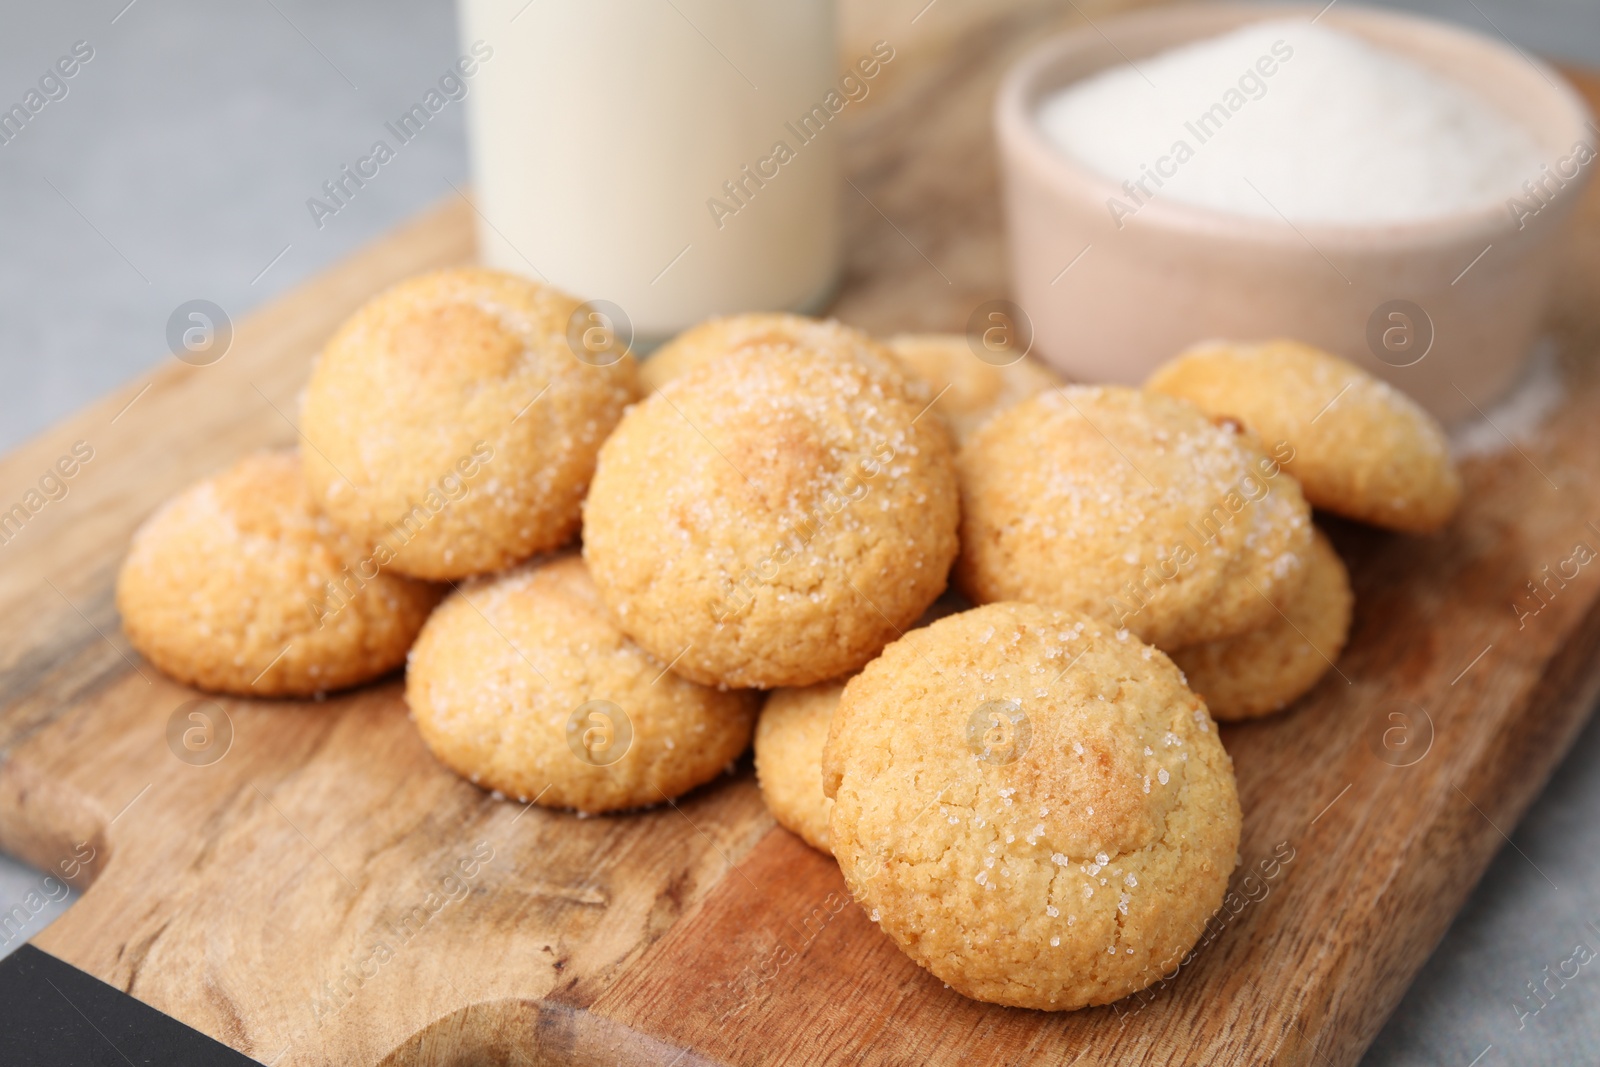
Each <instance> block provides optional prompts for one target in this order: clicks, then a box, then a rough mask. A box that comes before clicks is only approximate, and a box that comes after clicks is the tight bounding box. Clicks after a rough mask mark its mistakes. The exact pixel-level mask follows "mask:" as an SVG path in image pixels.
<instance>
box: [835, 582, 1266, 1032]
mask: <svg viewBox="0 0 1600 1067" xmlns="http://www.w3.org/2000/svg"><path fill="white" fill-rule="evenodd" d="M823 783H824V791H825V792H826V793H827V795H829V796H831V797H833V799H834V805H833V813H832V817H831V820H830V829H831V830H832V834H833V850H834V854H835V856H837V857H838V860H839V867H840V869H841V870H842V871H843V872H844V876H845V881H846V883H847V884H848V885H849V888H850V892H851V894H852V895H853V896H854V897H855V899H856V900H857V901H858V902H859V903H860V904H861V905H862V907H864V908H866V909H867V911H868V913H869V915H870V916H871V918H872V919H873V921H875V922H877V923H878V925H879V926H880V927H881V928H882V930H883V932H884V933H886V934H888V935H889V937H891V938H892V939H893V940H894V941H895V943H896V944H898V945H899V946H900V948H901V949H902V950H904V951H905V952H906V954H907V955H909V956H910V957H911V958H912V959H913V960H915V961H916V962H917V963H919V964H920V965H922V966H923V967H925V968H927V969H928V970H929V971H931V972H933V974H934V975H935V976H936V977H938V978H940V979H942V980H943V981H945V982H947V983H949V985H950V986H951V987H953V988H954V989H956V990H957V991H958V992H960V993H962V994H964V995H966V996H969V997H975V998H977V999H979V1000H986V1001H990V1002H993V1003H996V1004H1007V1005H1011V1006H1014V1007H1023V1008H1042V1009H1046V1010H1061V1009H1070V1008H1079V1007H1083V1006H1085V1005H1090V1004H1106V1003H1109V1002H1111V1001H1113V1000H1116V999H1118V998H1119V997H1123V996H1126V995H1127V994H1129V993H1132V992H1134V991H1136V990H1139V989H1142V988H1144V987H1145V986H1148V985H1150V984H1151V983H1153V982H1155V981H1156V980H1158V979H1159V978H1160V977H1161V975H1162V974H1164V973H1170V972H1171V971H1172V970H1174V969H1175V968H1176V967H1177V966H1178V964H1179V962H1180V961H1181V960H1182V959H1183V957H1184V955H1185V953H1187V952H1188V951H1189V950H1190V949H1191V948H1192V947H1193V946H1194V944H1195V943H1196V940H1197V939H1198V937H1199V935H1200V933H1201V932H1202V929H1203V927H1204V924H1205V922H1206V919H1207V918H1208V917H1209V916H1210V915H1211V914H1212V913H1213V912H1214V911H1216V909H1217V907H1218V906H1219V905H1220V904H1221V903H1222V899H1223V893H1224V891H1225V890H1226V888H1227V884H1228V877H1229V875H1230V874H1231V873H1232V871H1233V868H1234V865H1235V863H1236V861H1237V855H1238V847H1239V832H1240V811H1239V800H1238V795H1237V792H1236V787H1235V784H1234V776H1233V765H1232V762H1231V761H1230V760H1229V758H1228V754H1227V753H1226V752H1225V751H1224V750H1223V748H1222V745H1221V743H1220V742H1219V741H1218V739H1217V732H1216V728H1215V726H1214V724H1213V722H1212V719H1211V717H1210V716H1209V715H1208V714H1206V709H1205V705H1204V704H1203V703H1202V702H1201V700H1200V698H1199V697H1197V696H1195V694H1194V693H1192V692H1191V691H1190V690H1189V689H1188V687H1187V686H1185V685H1184V684H1183V681H1182V678H1181V677H1180V676H1179V674H1178V670H1177V668H1176V667H1174V666H1173V665H1172V662H1171V661H1170V660H1169V659H1167V657H1166V656H1165V655H1164V654H1162V653H1161V652H1159V651H1157V650H1156V649H1154V648H1151V647H1149V646H1148V645H1145V644H1143V643H1141V642H1140V641H1139V640H1138V639H1137V638H1134V637H1132V636H1131V635H1129V634H1127V633H1126V632H1125V631H1124V632H1113V631H1111V630H1110V629H1109V628H1106V627H1102V626H1101V625H1099V624H1098V623H1096V622H1094V621H1092V620H1090V619H1089V618H1087V617H1086V616H1082V615H1078V614H1074V613H1071V612H1062V611H1055V610H1052V609H1049V608H1044V607H1039V606H1034V605H1027V604H1015V603H1007V604H990V605H987V606H985V607H980V608H974V609H973V610H972V611H968V612H964V613H962V614H960V615H953V616H951V617H949V618H946V619H942V620H940V621H939V622H936V623H934V624H933V625H932V626H929V627H927V628H925V629H920V630H913V631H912V632H910V633H908V634H907V635H906V636H905V637H903V638H901V639H900V640H898V641H896V642H895V643H894V644H892V645H890V646H889V647H888V648H886V649H885V650H884V653H883V655H882V656H880V657H879V658H878V659H876V660H874V661H873V662H871V663H869V664H868V665H867V666H866V668H865V669H864V670H863V671H862V672H861V673H860V674H859V675H857V676H856V677H855V678H853V679H851V681H850V683H849V684H848V685H847V686H846V687H845V691H844V696H843V697H842V699H841V700H840V702H839V708H838V710H837V711H836V712H835V713H834V718H833V726H832V730H831V732H830V733H829V736H828V741H827V746H826V749H825V750H824V756H823Z"/></svg>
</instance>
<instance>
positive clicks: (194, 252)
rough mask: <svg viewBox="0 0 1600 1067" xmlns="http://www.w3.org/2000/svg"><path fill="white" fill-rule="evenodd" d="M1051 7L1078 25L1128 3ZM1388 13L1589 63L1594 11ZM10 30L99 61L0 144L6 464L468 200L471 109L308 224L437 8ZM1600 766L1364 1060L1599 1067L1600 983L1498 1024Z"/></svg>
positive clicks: (1512, 858)
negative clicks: (373, 243)
mask: <svg viewBox="0 0 1600 1067" xmlns="http://www.w3.org/2000/svg"><path fill="white" fill-rule="evenodd" d="M532 2H536V3H551V2H557V0H532ZM569 2H570V0H569ZM1341 2H1342V0H1341ZM988 6H992V4H991V5H988ZM1004 6H1006V7H1008V8H1009V7H1012V6H1016V7H1021V6H1024V5H1022V4H1020V3H1015V2H1013V0H1007V2H1006V4H1005V5H1004ZM1027 6H1030V7H1034V8H1037V7H1039V6H1043V5H1040V4H1037V3H1036V4H1031V5H1027ZM1048 6H1052V7H1056V8H1059V11H1060V15H1061V19H1062V21H1063V23H1065V24H1070V23H1072V22H1073V21H1081V20H1082V19H1083V18H1084V17H1088V18H1091V19H1092V18H1095V17H1096V16H1097V15H1099V14H1102V13H1105V12H1109V11H1111V10H1113V9H1116V8H1121V7H1128V6H1133V5H1131V4H1128V3H1125V2H1124V3H1117V2H1106V0H1100V2H1090V0H1080V2H1079V3H1076V4H1074V3H1072V2H1071V0H1058V2H1056V3H1054V4H1051V5H1048ZM1388 6H1394V7H1402V8H1406V9H1409V10H1412V11H1417V12H1422V13H1426V14H1430V15H1433V16H1436V17H1439V18H1443V19H1447V20H1452V21H1456V22H1459V23H1462V24H1464V25H1466V26H1469V27H1472V28H1475V29H1477V30H1479V31H1481V32H1483V33H1486V34H1490V35H1492V36H1503V37H1506V38H1509V39H1510V40H1511V41H1513V42H1514V43H1515V44H1516V45H1518V46H1519V47H1521V48H1523V49H1524V50H1526V51H1528V52H1530V53H1538V54H1540V55H1543V56H1546V57H1550V58H1553V59H1555V60H1557V61H1559V62H1563V63H1570V64H1576V65H1587V66H1590V67H1596V68H1600V4H1597V3H1596V0H1405V2H1396V3H1392V4H1390V5H1388ZM985 7H986V4H985V2H984V0H933V2H932V3H930V2H929V0H881V2H878V0H874V2H872V3H866V2H864V0H855V2H852V3H846V4H841V11H840V24H841V25H840V32H841V38H842V41H841V51H842V52H843V53H845V54H849V55H855V54H858V53H860V52H861V51H863V49H862V48H861V47H860V46H859V42H870V41H872V40H873V39H875V38H876V37H877V36H879V34H878V33H876V32H875V27H876V26H878V25H880V24H884V23H887V22H889V21H891V20H892V21H894V22H895V23H896V25H897V26H900V27H906V26H907V25H909V30H904V29H902V30H899V31H897V32H899V33H900V35H901V37H906V36H920V37H921V38H923V39H924V40H927V41H929V42H933V43H940V42H943V44H944V46H945V47H948V48H950V49H951V50H952V51H953V50H955V49H958V48H959V47H961V45H960V44H959V43H958V40H957V39H958V38H959V36H960V34H961V31H962V29H963V28H964V27H966V26H968V25H969V24H970V23H971V20H972V18H973V13H974V12H975V11H978V10H983V9H984V8H985ZM908 20H914V21H909V22H908ZM0 27H3V31H0V103H6V104H9V103H10V102H11V101H12V98H13V97H18V98H20V95H21V94H22V93H23V92H25V91H26V89H27V88H28V87H29V86H31V85H33V84H34V83H35V82H36V81H37V80H38V78H39V76H40V75H41V74H43V73H44V72H45V71H46V69H47V68H49V67H50V66H51V65H52V64H53V63H54V62H55V60H56V59H57V57H58V56H61V55H63V54H66V53H67V52H68V51H69V50H70V49H71V48H72V46H73V44H74V43H75V42H78V41H85V42H87V43H88V45H89V46H90V47H91V48H92V49H93V58H92V59H91V60H90V61H89V62H87V63H86V64H85V65H84V66H83V67H82V69H81V70H80V71H79V73H78V74H77V75H76V76H75V77H73V78H72V79H71V80H70V81H68V82H67V86H68V92H67V94H66V95H65V96H64V97H63V98H61V99H59V100H54V101H51V102H50V103H49V104H48V105H47V106H46V108H45V109H44V110H43V111H41V112H40V113H39V114H38V115H37V116H35V119H34V120H33V121H32V122H31V123H29V125H28V126H27V127H26V128H25V129H24V130H23V131H22V133H21V134H19V135H18V136H16V137H15V138H13V139H11V140H10V141H9V142H7V143H4V144H0V381H3V385H4V387H3V388H0V448H10V447H12V446H14V445H16V444H17V443H19V442H21V441H23V440H25V439H27V438H29V437H31V436H33V435H34V434H37V433H39V432H40V431H42V430H44V429H45V428H46V427H48V426H49V425H51V424H52V423H54V422H55V421H56V420H58V419H60V418H61V417H62V416H64V415H66V414H68V413H70V412H72V411H74V410H75V409H77V408H79V407H81V406H82V405H84V404H85V403H87V402H89V401H91V400H93V399H95V398H97V397H99V396H101V395H102V394H104V393H106V392H108V391H109V390H111V389H112V388H114V387H116V386H118V385H120V384H122V383H124V382H127V381H129V380H130V379H132V378H134V377H135V376H137V375H139V374H140V373H141V372H145V371H148V370H149V369H151V368H152V367H154V366H155V365H156V364H158V363H160V362H161V361H163V360H164V359H170V358H172V357H171V356H170V355H168V354H167V348H166V341H165V332H166V323H167V319H168V316H169V315H170V314H171V313H172V311H173V309H174V308H176V307H177V306H178V305H179V304H182V303H184V302H186V301H189V300H192V299H196V298H204V299H207V300H211V301H214V302H216V303H217V304H218V305H220V306H221V307H222V308H223V309H224V310H225V311H226V312H227V314H228V315H229V316H231V317H232V318H234V319H235V320H237V319H238V318H239V317H240V316H242V315H244V314H247V313H248V312H249V311H250V310H251V309H253V308H255V307H256V306H258V305H260V304H262V303H263V302H265V301H268V300H270V299H271V298H273V297H274V296H275V295H278V294H280V293H282V292H284V291H285V290H286V289H289V288H291V287H293V286H295V285H297V284H299V283H301V282H303V281H305V280H306V279H308V278H310V277H311V276H313V275H314V274H316V272H317V271H319V270H321V269H322V268H324V267H327V266H329V265H330V264H332V263H334V262H335V261H337V260H338V259H340V258H341V257H343V256H345V255H347V254H349V253H350V252H352V251H354V250H355V249H357V248H359V247H360V246H362V245H363V244H365V243H367V242H368V241H370V240H372V239H373V238H374V237H376V236H378V235H379V234H381V233H383V232H385V231H386V230H388V229H390V228H392V227H393V226H395V225H397V224H398V223H400V222H402V221H404V220H405V219H407V218H409V217H411V216H413V215H415V214H416V213H417V212H420V211H422V210H424V209H426V208H427V207H429V206H430V205H433V204H435V203H437V202H439V201H440V200H441V199H443V198H448V197H457V196H459V195H461V193H460V192H459V190H465V189H466V188H467V181H468V174H467V154H466V144H465V140H464V134H463V122H462V120H463V111H462V109H461V108H459V107H450V108H446V109H445V110H444V111H443V112H442V113H441V114H440V115H439V116H438V117H437V118H436V119H435V120H434V121H433V122H431V123H430V124H429V125H428V126H427V128H426V130H425V131H424V132H423V133H422V134H421V135H420V136H418V137H417V138H416V139H415V140H414V141H412V142H410V143H409V144H407V145H406V147H405V150H404V152H402V153H400V155H399V157H398V158H397V159H396V160H395V162H394V163H392V164H390V165H388V166H386V167H384V169H383V170H382V172H381V174H380V175H379V176H378V178H377V179H376V180H373V181H371V182H369V183H368V184H367V185H366V187H364V188H363V189H362V190H361V191H360V195H359V196H357V197H355V198H354V199H353V200H352V201H351V202H350V204H349V205H348V206H347V207H345V208H344V209H342V210H340V211H339V212H338V214H337V215H336V216H333V217H329V218H325V219H323V220H321V221H322V225H321V226H318V225H317V223H316V221H314V220H313V218H312V216H311V215H310V213H309V212H308V210H307V207H306V200H307V198H308V197H311V196H314V195H318V194H319V191H320V187H321V185H322V183H323V182H324V181H326V180H328V179H329V178H331V177H333V176H334V175H335V174H336V172H337V171H338V169H339V168H340V167H341V166H342V165H344V164H345V163H347V162H349V161H351V160H352V159H353V158H355V157H356V156H357V155H359V154H360V153H361V152H362V151H364V150H365V148H366V146H367V145H369V144H370V143H371V141H372V140H373V139H374V137H375V136H376V135H377V133H378V131H379V130H380V129H381V127H382V126H383V123H384V122H386V121H388V120H390V119H391V118H393V116H394V115H395V114H397V113H398V112H400V111H402V110H404V109H405V108H406V107H408V106H409V105H410V104H411V103H412V102H413V101H414V100H415V98H416V97H417V96H418V95H419V94H420V93H421V92H422V91H424V90H425V89H426V88H427V87H428V86H429V85H430V84H432V83H433V82H434V81H435V80H436V79H437V77H438V76H439V74H440V73H442V72H443V71H444V70H445V69H446V68H447V67H448V66H449V64H450V63H452V62H453V61H454V60H455V58H456V57H457V55H458V54H459V48H458V46H457V42H456V28H455V15H454V11H453V8H452V6H451V5H450V4H449V3H448V2H445V0H383V2H381V3H380V2H377V0H345V2H342V3H338V4H327V3H313V2H311V0H237V2H234V3H228V4H217V3H201V2H200V0H131V2H130V0H92V2H91V0H58V2H55V3H49V4H41V3H23V2H21V0H4V2H0ZM0 684H3V683H0ZM1597 759H1600V729H1596V728H1591V729H1589V730H1588V731H1586V732H1585V734H1584V735H1583V737H1582V738H1581V740H1580V741H1579V742H1578V745H1577V748H1576V749H1575V750H1574V753H1573V755H1572V756H1571V757H1569V758H1568V760H1567V763H1566V765H1565V766H1564V767H1563V768H1562V769H1561V770H1560V771H1559V772H1558V773H1557V776H1556V778H1555V780H1554V782H1553V783H1552V785H1551V786H1550V788H1549V789H1548V790H1547V792H1546V794H1545V795H1544V797H1543V798H1542V800H1541V801H1540V802H1539V803H1538V804H1536V805H1535V807H1534V808H1533V809H1532V811H1531V812H1530V813H1529V815H1528V816H1527V818H1526V820H1525V821H1524V823H1523V825H1522V828H1521V829H1520V830H1519V831H1518V832H1517V833H1516V834H1515V835H1514V840H1515V845H1516V848H1515V849H1511V848H1508V849H1506V850H1504V852H1503V853H1502V855H1501V856H1500V857H1499V858H1498V860H1497V861H1496V863H1495V865H1494V866H1493V868H1492V869H1491V870H1490V873H1489V874H1488V876H1487V877H1486V879H1485V880H1484V882H1483V884H1482V885H1481V886H1480V887H1479V888H1478V890H1477V892H1476V893H1475V895H1474V896H1473V898H1472V901H1471V903H1470V904H1469V906H1468V907H1467V909H1466V910H1465V911H1464V912H1463V913H1462V915H1461V916H1460V918H1459V919H1458V920H1457V922H1456V923H1455V925H1454V927H1453V928H1452V930H1451V932H1450V934H1449V935H1448V937H1447V938H1446V941H1445V942H1444V944H1443V945H1442V946H1441V948H1440V949H1439V951H1438V952H1437V953H1436V954H1435V956H1434V958H1433V960H1432V961H1431V962H1430V964H1429V965H1428V967H1427V968H1426V969H1425V971H1424V972H1423V974H1422V975H1421V977H1420V978H1419V980H1418V981H1417V983H1416V985H1415V986H1414V987H1413V989H1412V990H1411V993H1410V994H1409V996H1408V997H1407V998H1406V1000H1405V1001H1404V1003H1403V1004H1402V1006H1401V1007H1400V1009H1399V1010H1398V1011H1397V1012H1396V1014H1395V1015H1394V1017H1393V1018H1392V1019H1391V1021H1390V1023H1389V1025H1388V1027H1387V1028H1386V1030H1385V1031H1384V1033H1383V1035H1382V1037H1381V1038H1380V1039H1379V1041H1378V1042H1377V1044H1376V1045H1375V1046H1374V1048H1373V1050H1372V1051H1371V1053H1370V1054H1369V1056H1368V1058H1367V1061H1366V1062H1367V1063H1368V1064H1370V1065H1373V1067H1380V1065H1391V1064H1395V1065H1397V1064H1430V1065H1431V1064H1439V1065H1446V1064H1449V1065H1458V1067H1468V1065H1469V1064H1472V1065H1482V1067H1489V1065H1490V1064H1495V1063H1512V1062H1518V1063H1540V1064H1545V1063H1548V1064H1576V1063H1594V1062H1597V1060H1600V1052H1597V1051H1596V1050H1600V979H1591V980H1590V981H1589V982H1587V983H1585V982H1583V981H1581V980H1580V981H1578V982H1575V983H1574V984H1573V985H1571V986H1569V987H1568V988H1567V989H1566V990H1564V991H1563V993H1562V995H1561V997H1560V998H1558V999H1557V1000H1556V1001H1555V1002H1554V1003H1552V1004H1551V1005H1550V1007H1549V1008H1547V1009H1546V1010H1545V1011H1543V1012H1541V1013H1540V1015H1539V1017H1538V1018H1537V1019H1536V1020H1532V1021H1530V1022H1529V1023H1528V1024H1527V1025H1526V1026H1525V1027H1524V1028H1523V1029H1521V1030H1519V1029H1518V1027H1517V1022H1518V1020H1517V1017H1516V1015H1515V1013H1514V1011H1513V1008H1512V1004H1513V1002H1514V1001H1516V1000H1517V998H1519V997H1523V996H1526V990H1525V989H1524V988H1523V983H1524V982H1525V981H1527V980H1529V979H1532V978H1537V977H1539V976H1540V971H1541V968H1543V967H1544V966H1545V965H1546V964H1549V963H1552V962H1554V961H1558V960H1561V959H1565V958H1566V957H1567V956H1568V955H1569V954H1570V953H1571V945H1570V944H1567V943H1566V941H1567V940H1568V939H1569V936H1570V931H1572V930H1574V929H1577V928H1580V927H1581V926H1582V924H1583V923H1584V922H1585V921H1586V920H1589V919H1593V918H1596V917H1600V889H1596V888H1595V887H1597V886H1600V877H1597V876H1600V858H1597V857H1600V776H1597V775H1594V774H1591V773H1589V769H1590V768H1591V767H1592V766H1593V765H1594V764H1595V761H1596V760H1597ZM1519 852H1520V853H1521V855H1519ZM1417 861H1418V862H1426V861H1427V860H1426V857H1422V856H1419V857H1417ZM1534 864H1537V869H1538V871H1542V872H1543V874H1542V875H1541V874H1540V873H1537V871H1536V870H1535V869H1534V866H1533V865H1534ZM1546 876H1548V877H1546ZM39 885H40V876H39V875H38V874H37V873H36V872H32V871H29V870H27V869H26V868H23V867H21V866H19V865H17V864H15V863H12V862H10V861H8V860H6V859H5V858H4V857H0V910H3V909H7V908H9V907H10V906H11V904H12V903H14V902H16V901H18V900H20V899H21V898H22V897H24V896H25V895H26V894H27V893H29V892H30V891H32V890H34V889H36V888H37V887H38V886H39ZM1557 885H1560V886H1565V887H1568V891H1567V892H1564V893H1563V892H1559V891H1557V890H1555V886H1557ZM68 903H69V901H63V902H62V903H60V904H58V905H53V906H52V907H51V908H49V909H47V910H46V911H45V912H43V913H41V914H39V915H38V916H36V917H34V918H33V919H32V920H31V921H30V924H29V925H28V926H27V927H26V928H25V929H22V930H19V931H17V932H16V935H15V936H11V937H9V939H8V938H7V933H6V932H4V931H0V955H3V954H5V953H6V952H8V951H11V950H12V949H14V948H15V947H16V946H17V945H19V944H21V943H22V942H23V940H25V939H26V938H27V937H30V936H32V935H33V934H35V933H37V932H38V930H39V929H40V928H42V926H43V925H44V924H45V923H46V922H47V921H48V920H49V919H50V918H51V917H53V916H54V915H55V914H58V913H59V911H60V910H62V909H63V908H64V907H65V906H67V904H68ZM1486 1046H1490V1047H1487V1048H1486ZM1474 1057H1478V1058H1477V1059H1475V1058H1474Z"/></svg>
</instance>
